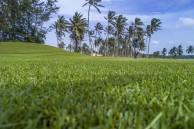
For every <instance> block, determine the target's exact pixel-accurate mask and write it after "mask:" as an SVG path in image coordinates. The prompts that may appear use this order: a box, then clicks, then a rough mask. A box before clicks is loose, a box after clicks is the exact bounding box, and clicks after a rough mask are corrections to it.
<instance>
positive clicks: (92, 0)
mask: <svg viewBox="0 0 194 129" xmlns="http://www.w3.org/2000/svg"><path fill="white" fill-rule="evenodd" d="M100 2H102V0H86V3H85V4H84V5H83V6H82V7H85V6H87V5H88V6H89V8H88V37H89V44H90V48H91V55H93V49H92V41H91V35H90V10H91V7H94V8H95V9H96V10H97V11H98V12H99V13H101V11H100V9H99V7H104V6H102V5H100V4H99V3H100Z"/></svg>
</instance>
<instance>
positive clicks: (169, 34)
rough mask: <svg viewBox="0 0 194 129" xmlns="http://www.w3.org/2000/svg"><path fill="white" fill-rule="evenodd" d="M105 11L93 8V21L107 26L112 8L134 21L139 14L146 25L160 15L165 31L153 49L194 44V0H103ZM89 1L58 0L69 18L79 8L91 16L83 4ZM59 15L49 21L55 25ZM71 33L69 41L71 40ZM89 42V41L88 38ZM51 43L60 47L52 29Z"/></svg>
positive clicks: (49, 38)
mask: <svg viewBox="0 0 194 129" xmlns="http://www.w3.org/2000/svg"><path fill="white" fill-rule="evenodd" d="M102 1H103V2H102V3H101V4H102V5H104V6H105V8H102V9H101V10H102V13H101V14H99V13H98V12H97V11H95V9H92V11H91V17H90V19H91V24H92V25H93V26H94V25H95V24H96V23H97V22H101V23H102V24H104V25H106V21H105V19H104V16H106V15H107V12H108V11H109V10H111V11H115V12H116V13H117V14H118V15H120V14H123V15H124V16H125V17H126V18H127V19H128V20H129V22H128V23H129V24H130V21H134V19H135V18H136V17H139V18H141V19H142V21H143V22H144V23H145V25H147V24H150V21H151V19H152V18H159V19H161V21H162V30H160V31H158V32H156V33H155V34H154V35H153V37H152V41H151V44H152V45H151V48H150V49H151V52H154V51H157V50H160V51H161V50H162V49H163V48H164V47H166V48H167V49H168V50H169V49H170V48H172V47H174V46H178V45H180V44H181V45H182V46H183V48H184V49H186V48H187V46H189V45H194V0H102ZM84 3H85V0H58V6H59V7H60V11H59V15H64V16H65V17H66V18H67V19H68V18H70V17H72V16H73V15H74V13H75V12H76V11H78V12H80V13H82V14H83V15H84V17H86V18H87V9H88V8H87V7H84V8H83V7H82V5H83V4H84ZM56 18H57V15H55V16H53V18H52V19H51V20H50V22H48V23H47V24H48V25H49V24H52V23H54V21H55V20H56ZM69 42H70V41H69V38H68V35H67V36H66V38H65V43H69ZM86 42H87V41H86ZM46 44H47V45H52V46H56V44H57V43H56V38H55V34H54V32H50V33H49V34H48V35H47V39H46Z"/></svg>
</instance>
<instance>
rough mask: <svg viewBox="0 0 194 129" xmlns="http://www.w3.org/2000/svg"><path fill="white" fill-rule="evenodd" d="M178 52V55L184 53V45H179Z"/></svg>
mask: <svg viewBox="0 0 194 129" xmlns="http://www.w3.org/2000/svg"><path fill="white" fill-rule="evenodd" d="M177 54H178V56H182V55H183V47H182V46H181V45H179V46H178V48H177Z"/></svg>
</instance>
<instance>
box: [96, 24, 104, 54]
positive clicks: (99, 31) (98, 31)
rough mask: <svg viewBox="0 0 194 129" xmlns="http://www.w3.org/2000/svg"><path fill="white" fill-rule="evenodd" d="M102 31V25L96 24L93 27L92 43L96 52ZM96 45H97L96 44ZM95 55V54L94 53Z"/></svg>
mask: <svg viewBox="0 0 194 129" xmlns="http://www.w3.org/2000/svg"><path fill="white" fill-rule="evenodd" d="M103 30H104V28H103V26H102V24H101V23H100V22H98V23H97V24H96V26H95V29H94V33H95V41H94V50H95V52H96V47H97V44H98V43H99V39H101V34H102V31H103ZM96 43H97V44H96ZM95 55H96V53H95Z"/></svg>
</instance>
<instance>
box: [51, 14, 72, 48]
mask: <svg viewBox="0 0 194 129" xmlns="http://www.w3.org/2000/svg"><path fill="white" fill-rule="evenodd" d="M68 25H69V22H68V21H67V20H65V18H64V16H58V20H57V21H56V22H55V24H54V25H53V29H55V33H56V37H57V46H58V47H59V48H64V47H65V44H64V41H63V37H65V33H66V32H69V31H68Z"/></svg>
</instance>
